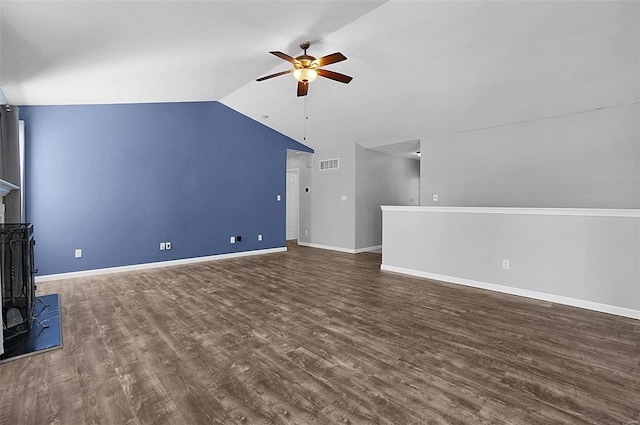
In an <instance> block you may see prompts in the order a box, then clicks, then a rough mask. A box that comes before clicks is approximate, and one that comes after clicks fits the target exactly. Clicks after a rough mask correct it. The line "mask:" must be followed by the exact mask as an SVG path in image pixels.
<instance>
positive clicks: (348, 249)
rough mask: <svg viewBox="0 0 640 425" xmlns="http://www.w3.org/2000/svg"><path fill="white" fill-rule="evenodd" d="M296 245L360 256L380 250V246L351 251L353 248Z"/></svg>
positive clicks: (303, 243) (304, 243) (313, 244)
mask: <svg viewBox="0 0 640 425" xmlns="http://www.w3.org/2000/svg"><path fill="white" fill-rule="evenodd" d="M298 245H301V246H307V247H309V248H319V249H328V250H330V251H338V252H346V253H347V254H360V253H361V252H371V251H375V250H378V249H382V245H376V246H367V247H365V248H357V249H353V248H342V247H339V246H330V245H319V244H316V243H309V242H300V241H298Z"/></svg>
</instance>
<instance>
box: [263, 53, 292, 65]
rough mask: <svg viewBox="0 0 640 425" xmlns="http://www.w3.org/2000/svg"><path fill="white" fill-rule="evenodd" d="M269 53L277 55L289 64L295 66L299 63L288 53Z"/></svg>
mask: <svg viewBox="0 0 640 425" xmlns="http://www.w3.org/2000/svg"><path fill="white" fill-rule="evenodd" d="M269 53H271V54H272V55H276V56H277V57H279V58H280V59H284V60H286V61H287V62H291V63H292V64H294V65H295V64H297V63H298V61H297V60H296V59H295V58H292V57H291V56H289V55H288V54H286V53H282V52H269Z"/></svg>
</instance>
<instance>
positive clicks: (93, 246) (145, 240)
mask: <svg viewBox="0 0 640 425" xmlns="http://www.w3.org/2000/svg"><path fill="white" fill-rule="evenodd" d="M20 119H22V120H24V121H25V139H26V140H25V142H26V143H25V162H26V164H25V170H26V217H27V221H28V222H31V223H33V225H34V236H35V239H36V247H35V266H36V267H37V268H38V269H39V273H38V274H39V275H49V274H55V273H64V272H72V271H80V270H91V269H99V268H107V267H116V266H125V265H133V264H143V263H150V262H158V261H166V260H175V259H185V258H193V257H201V256H208V255H215V254H224V253H231V252H240V251H251V250H258V249H266V248H276V247H283V246H285V236H286V235H285V232H286V229H285V220H286V200H285V192H286V156H287V155H286V150H287V149H296V150H301V151H306V152H312V150H311V149H310V148H308V147H306V146H304V145H302V144H300V143H298V142H296V141H295V140H293V139H291V138H288V137H286V136H284V135H282V134H280V133H278V132H276V131H274V130H272V129H270V128H268V127H266V126H264V125H262V124H261V123H259V122H257V121H254V120H252V119H250V118H248V117H246V116H244V115H242V114H240V113H238V112H237V111H234V110H232V109H230V108H228V107H227V106H225V105H223V104H221V103H219V102H189V103H156V104H121V105H78V106H75V105H74V106H22V107H21V108H20ZM278 194H280V195H282V200H281V201H280V202H278V201H277V200H276V195H278ZM258 234H262V235H263V241H262V242H259V241H258V238H257V235H258ZM233 235H240V236H242V238H243V239H242V241H241V242H239V243H238V244H237V246H235V247H234V246H232V245H231V244H230V243H229V237H230V236H233ZM164 241H170V242H171V243H172V249H171V250H168V251H160V249H159V246H160V242H164ZM75 249H82V254H83V256H82V258H74V252H75Z"/></svg>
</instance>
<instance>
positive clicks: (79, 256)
mask: <svg viewBox="0 0 640 425" xmlns="http://www.w3.org/2000/svg"><path fill="white" fill-rule="evenodd" d="M81 257H82V250H81V249H76V258H81Z"/></svg>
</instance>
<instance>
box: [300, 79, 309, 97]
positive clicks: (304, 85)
mask: <svg viewBox="0 0 640 425" xmlns="http://www.w3.org/2000/svg"><path fill="white" fill-rule="evenodd" d="M308 91H309V83H301V82H298V96H306V95H307V92H308Z"/></svg>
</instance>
